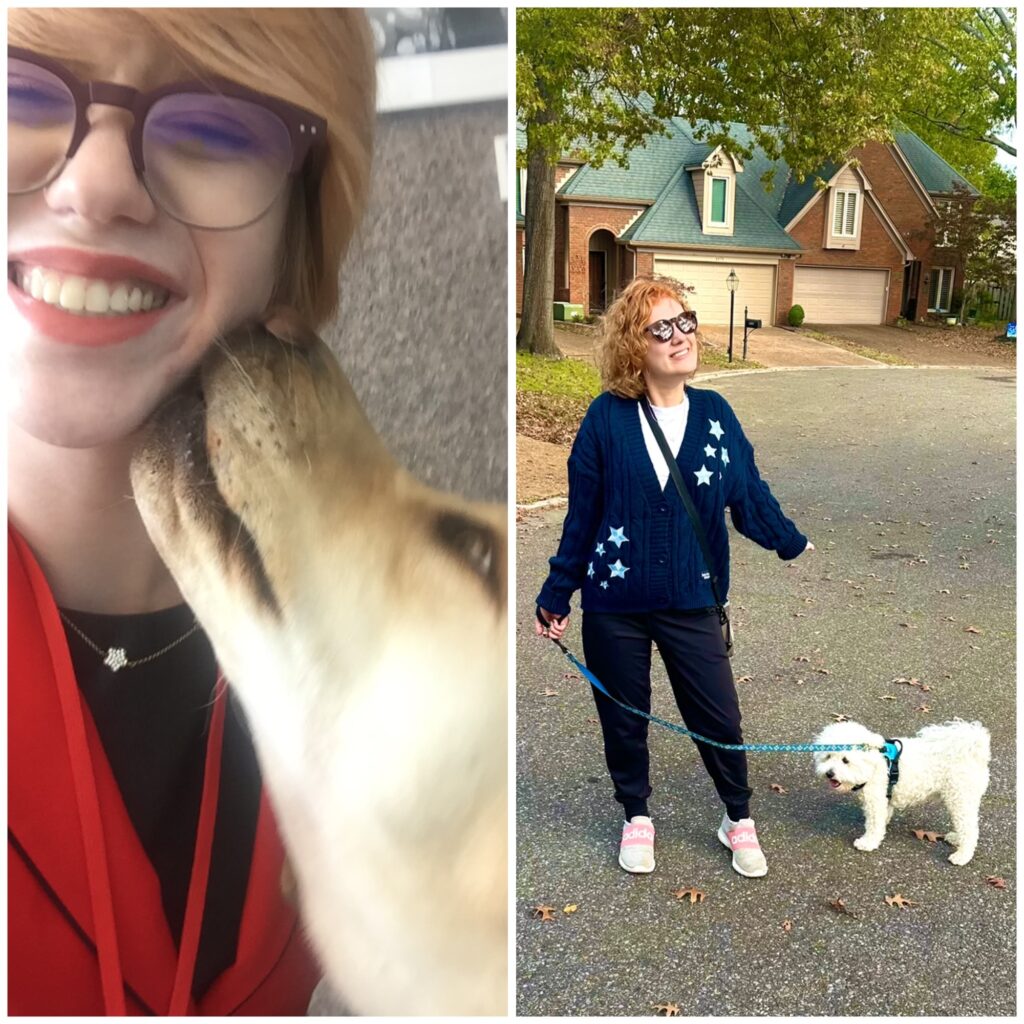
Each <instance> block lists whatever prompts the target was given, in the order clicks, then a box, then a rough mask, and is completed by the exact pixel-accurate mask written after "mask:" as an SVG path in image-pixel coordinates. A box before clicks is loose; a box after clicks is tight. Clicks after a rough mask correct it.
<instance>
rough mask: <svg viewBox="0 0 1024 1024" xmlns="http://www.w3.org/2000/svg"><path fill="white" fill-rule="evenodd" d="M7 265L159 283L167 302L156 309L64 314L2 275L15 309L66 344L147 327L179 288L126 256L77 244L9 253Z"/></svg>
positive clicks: (117, 339) (91, 342)
mask: <svg viewBox="0 0 1024 1024" xmlns="http://www.w3.org/2000/svg"><path fill="white" fill-rule="evenodd" d="M8 264H9V265H10V264H23V265H25V266H42V267H46V268H47V269H48V270H56V271H57V272H58V273H61V274H78V275H80V276H81V277H87V278H94V279H98V280H104V281H123V280H126V279H136V280H141V281H146V282H149V283H152V284H154V285H157V286H158V287H160V288H163V289H164V290H166V291H167V292H168V293H169V297H168V299H167V302H166V303H165V304H164V305H163V306H161V307H160V308H159V309H152V310H148V311H141V310H140V311H139V312H138V313H122V314H118V315H110V316H103V315H88V314H80V313H69V312H67V310H64V309H61V308H60V307H59V306H53V305H51V304H50V303H48V302H43V301H42V300H40V299H33V298H32V296H31V295H28V294H27V293H26V292H24V291H22V290H21V288H20V287H18V285H17V284H15V282H14V281H11V280H8V282H7V294H8V295H10V297H11V300H12V301H13V302H14V304H15V306H17V307H18V309H19V311H20V312H21V314H22V315H23V316H24V317H25V319H27V320H28V321H29V322H30V323H31V324H32V325H33V326H34V327H35V328H36V330H38V331H39V332H40V333H41V334H44V335H46V337H47V338H50V339H51V340H53V341H57V342H61V343H64V344H68V345H85V346H95V347H98V346H103V345H119V344H121V343H122V342H126V341H129V340H130V339H131V338H134V337H137V336H138V335H140V334H142V333H144V332H145V331H148V330H149V329H150V328H151V327H153V325H154V324H155V323H156V322H157V321H158V320H159V319H160V318H161V317H163V316H165V315H166V314H167V312H168V311H169V310H170V309H171V308H173V306H175V305H176V304H177V300H178V299H179V298H180V297H181V296H182V295H183V293H184V289H183V288H182V286H181V285H180V284H179V283H178V282H177V281H175V280H174V278H173V277H171V276H170V275H169V274H166V273H165V272H163V271H161V270H158V269H157V268H156V267H153V266H150V265H149V264H147V263H143V262H142V261H141V260H137V259H133V258H131V257H129V256H114V255H108V254H105V253H91V252H86V251H83V250H78V249H59V248H47V249H31V250H27V251H25V252H20V253H17V254H11V256H10V259H9V260H8Z"/></svg>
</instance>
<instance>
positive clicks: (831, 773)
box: [825, 768, 836, 779]
mask: <svg viewBox="0 0 1024 1024" xmlns="http://www.w3.org/2000/svg"><path fill="white" fill-rule="evenodd" d="M835 774H836V773H835V772H834V771H832V769H831V768H829V770H828V771H827V772H825V778H826V779H832V778H835Z"/></svg>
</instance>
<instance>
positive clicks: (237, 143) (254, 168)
mask: <svg viewBox="0 0 1024 1024" xmlns="http://www.w3.org/2000/svg"><path fill="white" fill-rule="evenodd" d="M7 94H8V106H7V110H8V114H7V143H8V144H7V153H8V158H7V175H8V190H9V191H10V192H30V191H33V190H34V189H37V188H42V187H43V186H44V185H47V184H49V183H50V182H51V181H52V180H53V179H54V178H55V177H56V176H57V174H59V173H60V170H61V168H62V166H63V164H64V161H65V158H66V155H67V151H68V147H69V146H70V144H71V139H72V135H73V133H74V128H75V113H76V111H75V98H74V96H73V95H72V93H71V91H70V90H69V89H68V87H67V85H66V84H65V83H64V82H63V81H61V79H60V78H58V77H57V76H56V75H54V74H53V73H52V72H50V71H48V70H47V69H45V68H41V67H38V66H37V65H34V64H32V63H31V62H29V61H23V60H17V59H13V58H12V59H10V60H8V68H7ZM142 159H143V165H144V168H145V169H144V172H143V178H144V180H145V184H146V188H147V189H148V190H149V192H150V195H152V197H153V199H154V201H155V202H156V203H158V204H159V205H160V206H161V207H163V209H164V210H166V211H167V212H168V213H169V214H170V215H171V216H172V217H175V218H176V219H178V220H181V221H184V222H185V223H187V224H191V225H193V226H196V227H204V228H229V227H241V226H242V225H245V224H248V223H250V222H252V221H254V220H256V219H257V218H258V217H260V215H262V214H263V213H265V212H266V211H267V210H268V209H269V207H270V206H271V204H272V203H273V201H274V200H275V199H276V198H277V196H278V194H279V193H280V191H281V189H282V187H283V186H284V184H285V182H286V180H287V178H288V171H289V168H290V167H291V161H292V144H291V136H290V134H289V131H288V128H287V126H286V125H285V123H284V122H283V121H282V120H281V119H280V118H279V117H278V116H277V115H276V114H275V113H273V112H272V111H270V110H268V109H267V108H265V107H263V106H260V105H259V104H258V103H254V102H250V101H248V100H245V99H240V98H236V97H230V96H219V95H215V94H207V93H173V94H171V95H169V96H165V97H163V98H161V99H159V100H157V101H156V103H154V104H153V106H152V107H150V109H149V111H148V113H147V114H146V121H145V124H144V125H143V132H142Z"/></svg>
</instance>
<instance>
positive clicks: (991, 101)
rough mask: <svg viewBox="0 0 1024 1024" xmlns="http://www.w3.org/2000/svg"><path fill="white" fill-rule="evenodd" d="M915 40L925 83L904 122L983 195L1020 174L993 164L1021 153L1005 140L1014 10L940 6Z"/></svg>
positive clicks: (1013, 86) (1013, 88)
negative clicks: (998, 158)
mask: <svg viewBox="0 0 1024 1024" xmlns="http://www.w3.org/2000/svg"><path fill="white" fill-rule="evenodd" d="M938 14H939V15H940V17H939V18H938V20H937V21H934V22H933V23H932V24H931V25H930V26H929V27H928V28H927V29H926V30H923V31H921V32H920V33H919V34H918V37H917V43H916V51H917V52H916V55H915V58H914V61H913V63H914V64H915V65H921V66H922V71H923V73H922V76H921V87H920V88H918V89H915V90H914V91H913V92H912V93H910V94H909V95H908V97H907V101H906V103H905V105H904V109H903V111H902V117H903V121H904V123H905V124H906V125H907V127H908V128H910V129H911V131H913V132H916V133H917V134H918V135H919V136H920V137H921V138H922V139H924V140H925V142H927V143H928V145H929V146H931V147H932V149H934V150H935V151H936V152H937V153H938V154H939V155H940V156H941V157H942V158H943V159H944V160H946V161H947V162H948V163H949V164H951V165H952V166H953V167H955V168H956V169H957V170H958V171H959V172H960V173H961V174H962V175H963V176H964V177H965V178H966V179H967V180H968V181H970V182H971V183H972V184H973V185H975V186H976V187H977V188H979V189H980V190H981V191H982V192H984V193H985V194H986V195H993V196H1000V195H1005V194H1006V193H1007V188H1006V185H1007V179H1008V178H1009V179H1010V182H1011V183H1012V187H1014V188H1015V187H1016V179H1015V178H1014V177H1013V176H1012V175H1009V176H1008V175H1007V173H1006V172H1005V170H1004V169H1003V168H1002V167H1000V166H999V164H997V163H996V162H995V153H996V150H997V149H999V150H1002V151H1003V152H1005V153H1007V154H1009V155H1011V156H1016V155H1017V150H1016V148H1015V147H1014V146H1013V145H1011V144H1010V143H1009V142H1007V141H1005V140H1004V139H1002V138H1000V136H1001V135H1002V134H1004V133H1005V132H1006V130H1007V129H1008V128H1010V127H1011V126H1014V125H1016V120H1017V40H1016V35H1017V15H1016V11H1015V10H1014V9H1013V8H1006V9H1003V8H999V7H984V8H967V9H952V10H949V9H947V10H939V12H938Z"/></svg>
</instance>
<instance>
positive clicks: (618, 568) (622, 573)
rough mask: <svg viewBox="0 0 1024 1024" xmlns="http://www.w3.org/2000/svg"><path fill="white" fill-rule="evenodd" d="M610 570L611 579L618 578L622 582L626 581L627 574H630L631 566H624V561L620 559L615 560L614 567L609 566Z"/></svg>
mask: <svg viewBox="0 0 1024 1024" xmlns="http://www.w3.org/2000/svg"><path fill="white" fill-rule="evenodd" d="M608 568H609V570H610V571H611V576H610V577H609V579H614V578H615V577H616V576H618V577H619V579H620V580H624V579H625V578H626V573H627V572H629V566H628V565H623V564H622V560H621V559H619V558H617V559H616V560H615V562H614V564H613V565H609V566H608Z"/></svg>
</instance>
